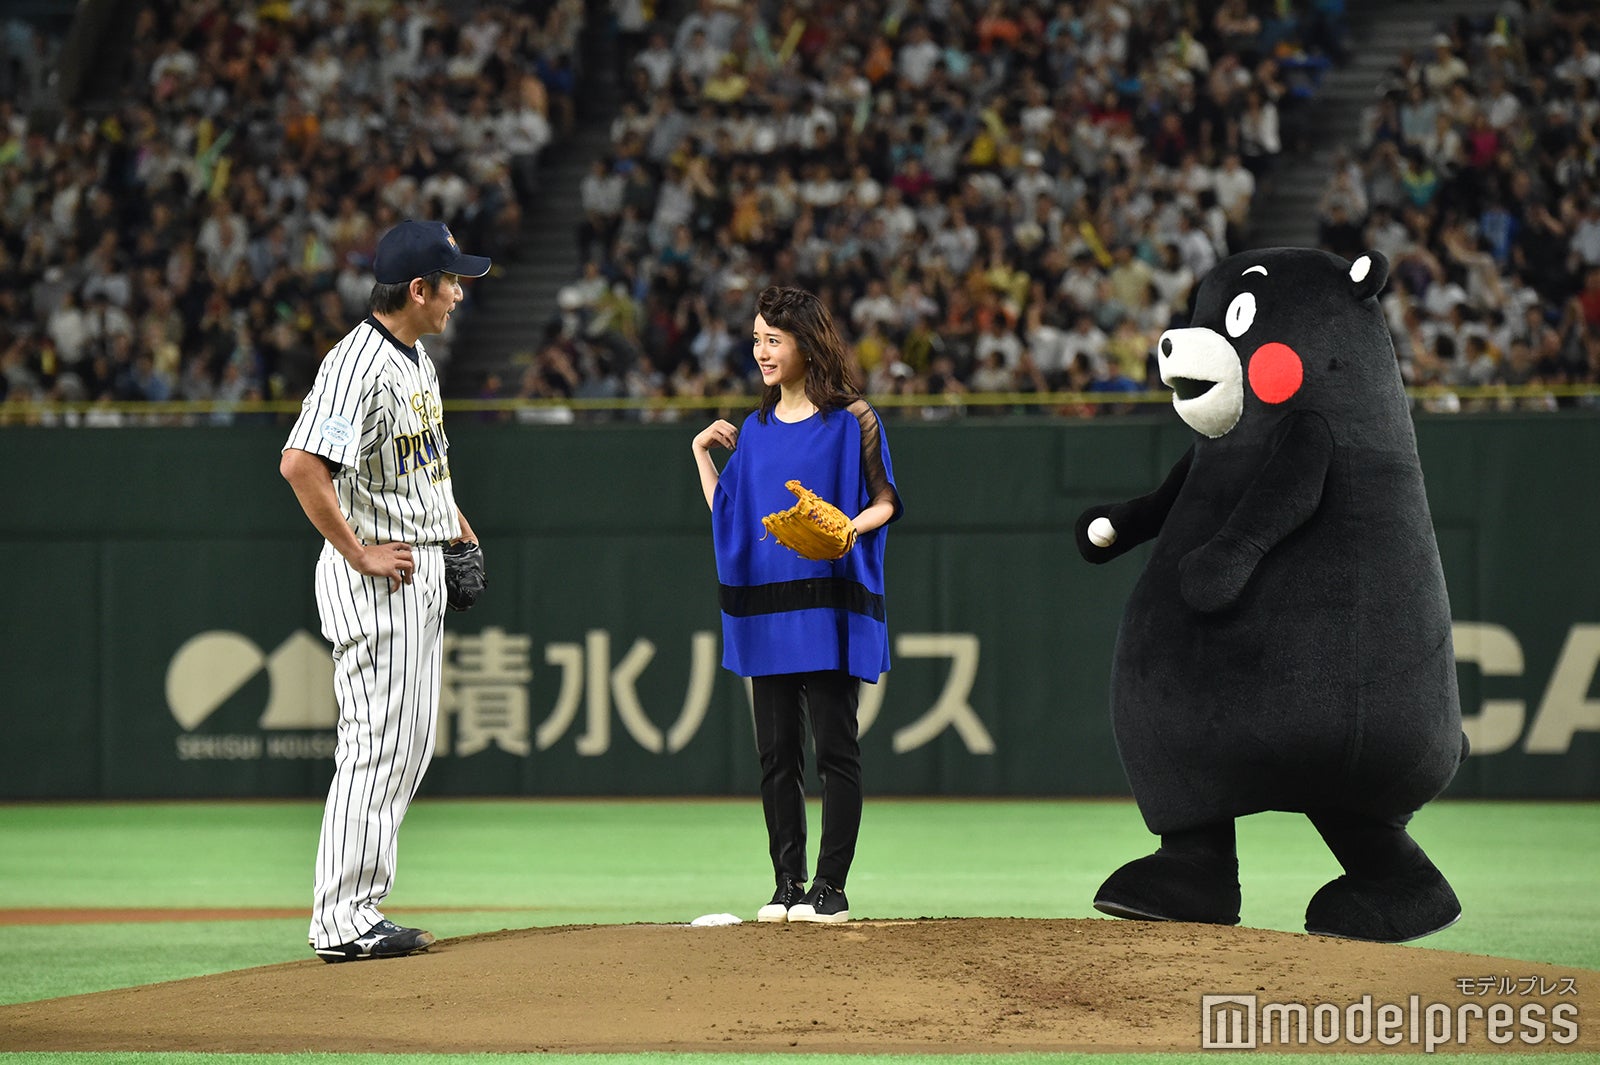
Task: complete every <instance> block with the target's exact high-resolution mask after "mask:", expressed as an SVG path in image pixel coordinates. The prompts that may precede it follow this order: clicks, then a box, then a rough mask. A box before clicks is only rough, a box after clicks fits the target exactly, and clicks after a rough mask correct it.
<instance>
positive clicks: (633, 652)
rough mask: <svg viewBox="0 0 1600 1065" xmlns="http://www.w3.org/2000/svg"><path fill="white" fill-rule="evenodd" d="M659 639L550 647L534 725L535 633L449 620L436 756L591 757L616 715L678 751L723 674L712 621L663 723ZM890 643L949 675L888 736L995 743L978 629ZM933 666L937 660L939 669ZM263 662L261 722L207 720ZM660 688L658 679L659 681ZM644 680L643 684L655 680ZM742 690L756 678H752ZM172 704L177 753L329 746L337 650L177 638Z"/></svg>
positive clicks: (299, 643) (920, 743) (870, 688)
mask: <svg viewBox="0 0 1600 1065" xmlns="http://www.w3.org/2000/svg"><path fill="white" fill-rule="evenodd" d="M657 651H658V647H657V646H656V644H655V643H654V642H653V641H651V640H649V639H646V638H644V637H639V638H636V639H634V640H633V641H632V643H631V644H629V645H628V646H627V648H626V650H620V652H619V650H616V649H614V640H613V637H612V634H611V633H610V632H609V631H607V630H605V629H592V630H590V631H588V632H586V633H584V635H583V639H582V641H581V642H578V641H554V642H551V643H547V644H545V645H544V647H543V652H544V653H543V661H544V666H545V667H547V668H546V669H545V670H543V672H544V673H545V674H546V675H547V676H548V677H549V678H550V679H551V680H553V681H555V683H554V684H553V685H552V684H549V683H548V682H547V685H546V688H545V690H550V689H551V688H553V691H554V695H553V698H554V704H553V705H552V706H551V707H550V709H549V711H548V713H546V714H545V716H544V717H543V719H542V720H540V721H538V722H537V723H536V721H535V713H534V706H533V702H532V699H531V695H532V692H531V685H532V681H533V678H534V673H535V670H534V654H535V647H534V642H533V638H532V637H531V636H528V635H527V634H525V633H514V632H507V631H506V630H504V629H502V628H499V627H497V626H492V625H491V626H487V627H485V628H484V629H482V630H481V631H479V632H476V633H455V632H447V633H446V634H445V637H444V663H443V669H442V674H441V683H440V699H439V718H440V722H439V730H438V740H437V746H436V748H435V750H434V757H436V758H442V757H450V756H452V755H453V756H455V757H458V758H466V757H471V756H473V755H476V754H478V753H480V752H482V751H484V750H487V749H489V748H490V747H494V748H497V749H499V750H501V751H504V752H506V753H508V754H513V755H518V756H523V757H526V756H528V755H531V754H533V753H534V752H535V751H545V750H549V749H551V748H553V747H555V746H556V745H557V744H558V743H561V742H563V741H564V740H566V739H567V738H568V737H569V736H570V737H572V738H571V740H570V742H571V743H572V746H573V749H574V750H575V752H576V753H577V754H578V755H580V756H583V757H595V756H599V755H603V754H606V753H607V752H608V751H610V750H611V749H612V746H613V741H614V735H613V723H614V722H616V723H620V724H621V726H622V731H623V732H624V733H626V735H627V737H628V738H629V739H631V740H632V741H633V743H634V744H636V745H637V746H638V747H640V748H642V749H643V750H646V751H649V752H651V753H653V754H676V753H678V752H680V751H682V750H683V749H684V748H686V747H687V746H688V745H689V744H690V742H691V741H692V740H693V739H694V737H695V736H696V735H697V734H698V732H699V730H700V727H701V725H702V724H703V723H704V722H705V719H706V715H707V713H708V711H709V710H710V707H711V701H712V695H713V691H714V687H715V681H716V679H717V673H718V669H719V666H718V651H719V641H718V638H717V634H716V633H715V632H704V631H702V632H694V633H691V634H690V636H689V641H688V652H689V678H688V685H687V688H686V689H685V690H684V692H683V694H682V695H681V696H680V695H678V694H677V693H676V692H671V693H663V692H661V691H651V692H650V693H649V699H650V701H651V702H652V703H660V702H663V701H671V702H673V703H674V704H675V705H677V706H678V710H677V717H676V718H675V719H674V720H673V722H672V723H671V724H670V725H668V726H666V727H664V728H663V727H661V726H659V725H657V724H656V722H655V720H653V715H651V714H649V713H647V712H646V710H645V701H646V700H645V698H643V697H641V692H640V686H641V685H640V682H641V678H642V677H643V675H644V673H645V671H646V669H647V668H648V667H649V666H650V664H651V663H652V662H653V661H654V660H655V659H656V654H657ZM894 651H895V654H896V656H897V657H898V658H899V659H900V660H901V661H902V662H904V661H909V660H916V659H931V660H939V659H944V660H947V661H948V663H949V665H948V668H946V669H944V671H943V674H944V682H943V685H942V687H941V688H940V690H939V694H938V695H937V696H936V697H935V699H934V700H933V703H932V705H931V706H927V707H925V708H923V709H922V710H921V712H920V713H918V714H917V715H916V716H915V717H914V718H913V719H912V720H910V721H909V722H908V723H906V724H904V725H902V726H900V727H898V728H896V729H895V730H894V733H893V735H892V737H891V741H890V742H891V746H892V748H893V750H894V751H895V753H896V754H906V753H909V752H911V751H915V750H917V749H918V748H921V747H924V746H926V745H927V744H929V743H931V742H933V741H934V740H935V739H937V738H938V737H940V736H942V735H943V734H944V733H945V732H947V731H949V732H954V733H955V735H956V736H957V737H958V738H959V739H960V741H961V743H962V745H963V746H964V747H965V748H966V750H967V752H968V753H969V754H974V755H989V754H993V753H994V751H995V742H994V738H993V736H992V735H991V734H990V732H989V729H988V727H987V726H985V724H984V723H983V720H982V718H981V717H980V716H979V714H978V711H977V710H976V709H975V708H974V707H973V705H972V691H973V687H974V685H975V684H976V682H977V677H978V662H979V657H980V645H979V640H978V637H977V636H976V635H974V634H972V633H964V632H925V633H901V634H900V635H899V636H897V637H896V638H895V644H894ZM935 668H937V667H935ZM263 671H265V673H266V676H267V682H268V695H267V703H266V707H265V708H264V710H263V712H262V714H261V716H260V718H259V719H258V721H257V722H256V724H257V727H258V729H259V731H257V732H242V733H241V732H231V733H217V732H212V731H199V730H200V728H201V726H202V725H204V724H205V723H206V722H207V721H209V720H210V719H211V718H212V717H213V716H214V715H215V714H216V713H217V711H218V710H220V709H221V708H222V706H223V705H224V704H226V703H227V702H228V700H229V699H231V698H233V697H234V696H235V695H236V694H237V693H238V692H239V691H240V689H242V688H243V687H244V686H245V685H246V684H248V683H250V682H251V681H253V680H254V679H255V678H256V677H258V676H259V675H261V673H262V672H263ZM657 687H659V685H658V686H657ZM889 688H890V680H889V675H888V674H885V675H884V676H883V677H880V678H879V681H878V683H877V684H871V685H865V686H863V688H862V692H861V705H860V708H859V710H858V713H857V720H858V722H859V726H860V734H861V735H865V734H866V733H867V731H868V730H869V729H871V728H872V726H873V724H874V723H875V722H876V721H877V720H878V719H879V717H880V715H882V714H883V710H884V698H885V694H886V692H887V691H888V689H889ZM647 690H648V689H647ZM747 692H748V686H747ZM166 696H167V707H168V709H169V710H170V711H171V713H172V716H173V719H174V720H176V721H177V722H178V724H179V725H180V726H182V728H183V730H184V732H183V734H182V735H180V736H178V738H177V751H178V757H179V759H181V760H186V761H197V760H210V761H217V760H232V761H244V760H251V759H260V758H332V757H333V752H334V746H335V735H334V729H336V728H337V726H338V722H339V708H338V705H337V703H336V702H335V700H334V695H333V658H332V655H331V654H330V653H329V649H328V645H327V644H326V643H325V642H324V641H323V640H321V639H320V638H319V637H317V636H314V635H312V634H311V633H310V632H307V631H305V630H303V629H302V630H299V631H297V632H295V633H294V634H292V635H291V636H290V637H289V638H288V639H287V640H285V641H284V642H283V643H282V644H281V645H279V647H278V648H277V649H276V650H274V651H272V652H271V653H270V654H269V653H266V652H264V651H263V650H262V649H261V648H260V647H259V646H257V645H256V643H255V642H254V641H252V640H250V639H249V638H248V637H246V636H243V635H241V634H239V633H237V632H228V631H225V630H212V631H209V632H202V633H200V634H199V635H197V636H195V637H193V638H192V639H190V640H188V641H187V642H185V643H184V644H183V646H181V647H180V648H178V651H177V653H176V654H174V655H173V657H172V661H171V662H170V663H169V664H168V667H167V682H166Z"/></svg>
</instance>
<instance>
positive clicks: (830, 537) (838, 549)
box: [761, 481, 856, 562]
mask: <svg viewBox="0 0 1600 1065" xmlns="http://www.w3.org/2000/svg"><path fill="white" fill-rule="evenodd" d="M783 486H784V487H785V488H787V489H788V490H789V491H791V492H793V493H794V494H795V495H796V496H798V497H799V502H797V503H796V504H795V505H794V506H792V507H790V508H789V509H788V510H780V511H777V512H775V513H772V514H768V515H767V516H766V517H764V518H762V519H761V524H762V525H764V526H766V529H767V531H768V532H769V533H771V534H772V537H773V539H775V540H777V541H778V542H779V543H780V544H782V545H783V546H784V547H787V548H788V549H789V550H791V551H793V552H794V553H795V554H797V555H799V556H800V557H801V558H809V559H811V560H812V561H814V562H832V561H833V560H834V559H838V558H843V557H844V556H845V553H846V552H848V551H849V550H850V549H851V548H852V547H854V546H855V545H856V527H855V526H854V525H853V524H851V521H850V519H849V518H847V517H845V514H844V511H842V510H840V509H839V508H838V507H836V506H834V505H833V504H832V503H829V502H828V501H827V500H826V499H823V498H822V497H821V496H819V495H817V494H816V493H815V492H813V491H811V490H810V489H809V488H807V487H806V486H805V485H803V484H801V483H800V482H799V481H785V482H784V483H783Z"/></svg>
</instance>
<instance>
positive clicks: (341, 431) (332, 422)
mask: <svg viewBox="0 0 1600 1065" xmlns="http://www.w3.org/2000/svg"><path fill="white" fill-rule="evenodd" d="M355 435H356V427H355V426H354V425H351V424H350V419H349V418H346V417H345V416H344V415H342V414H335V415H334V416H333V417H331V418H329V419H328V420H327V421H325V422H323V423H322V439H324V440H326V441H327V442H328V443H330V444H338V445H339V446H340V447H343V446H344V445H345V444H348V443H349V442H350V441H351V440H353V439H355Z"/></svg>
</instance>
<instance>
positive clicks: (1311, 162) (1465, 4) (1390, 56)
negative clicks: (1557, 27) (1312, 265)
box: [1248, 0, 1499, 248]
mask: <svg viewBox="0 0 1600 1065" xmlns="http://www.w3.org/2000/svg"><path fill="white" fill-rule="evenodd" d="M1498 6H1499V0H1350V3H1349V4H1348V6H1347V11H1348V18H1349V24H1350V26H1351V32H1350V38H1351V39H1350V51H1351V59H1350V62H1349V63H1347V64H1346V65H1345V66H1343V67H1337V68H1334V69H1332V70H1330V71H1329V72H1328V73H1327V75H1326V76H1325V77H1324V78H1323V79H1322V85H1321V88H1320V89H1319V91H1318V93H1317V96H1316V99H1315V100H1314V101H1313V102H1312V104H1311V114H1310V118H1309V122H1310V124H1311V128H1313V129H1314V130H1316V131H1317V135H1316V140H1315V143H1314V144H1313V145H1312V146H1311V148H1310V150H1309V151H1306V152H1303V153H1291V152H1289V151H1287V150H1285V152H1284V154H1283V155H1282V156H1281V157H1280V158H1279V161H1278V169H1277V173H1276V174H1274V175H1273V178H1272V180H1271V182H1270V186H1269V187H1268V188H1267V190H1266V192H1265V195H1262V196H1260V197H1259V198H1258V200H1257V202H1256V203H1255V205H1254V206H1253V207H1252V208H1251V212H1250V223H1251V224H1250V237H1249V240H1248V244H1249V246H1250V247H1254V248H1270V247H1279V246H1285V245H1289V246H1305V247H1313V248H1314V247H1316V246H1317V243H1318V241H1317V201H1318V200H1319V199H1321V198H1322V190H1323V188H1324V187H1325V186H1326V185H1327V183H1328V175H1329V174H1331V173H1332V172H1333V165H1334V160H1335V158H1336V157H1337V156H1338V154H1339V152H1340V151H1341V150H1349V149H1351V148H1352V147H1353V146H1354V145H1356V143H1357V141H1358V139H1359V137H1360V136H1361V116H1362V112H1363V111H1364V110H1365V109H1366V108H1367V107H1368V106H1369V105H1371V104H1372V103H1373V102H1374V100H1375V99H1376V97H1377V91H1378V86H1379V85H1380V84H1381V83H1382V81H1383V78H1384V73H1385V72H1386V71H1387V70H1388V69H1389V68H1390V67H1391V66H1393V65H1394V63H1395V61H1396V59H1398V57H1399V55H1400V52H1401V51H1402V50H1403V49H1406V48H1410V49H1412V51H1413V52H1415V53H1416V55H1417V56H1418V57H1419V58H1420V59H1426V58H1427V57H1428V55H1429V54H1430V53H1429V49H1428V39H1429V38H1430V37H1432V36H1433V35H1434V34H1435V33H1436V32H1438V30H1439V29H1440V28H1441V27H1443V26H1446V25H1448V24H1449V23H1451V22H1452V21H1454V20H1455V19H1456V18H1457V17H1458V16H1461V15H1467V16H1469V17H1474V18H1478V17H1484V16H1489V15H1492V14H1493V13H1494V12H1495V10H1496V8H1497V7H1498Z"/></svg>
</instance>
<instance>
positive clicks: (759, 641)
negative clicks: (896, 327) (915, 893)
mask: <svg viewBox="0 0 1600 1065" xmlns="http://www.w3.org/2000/svg"><path fill="white" fill-rule="evenodd" d="M754 332H755V359H756V365H757V366H758V367H759V368H760V370H761V382H762V384H763V385H764V386H765V389H764V391H763V392H762V395H761V405H760V407H759V408H758V409H757V410H756V412H755V413H753V414H751V415H750V416H749V417H747V418H746V419H745V421H744V425H743V426H741V427H739V428H734V426H733V425H732V424H731V423H730V422H727V421H723V420H721V419H719V420H717V421H715V422H713V423H712V424H710V425H708V426H707V427H706V428H705V429H704V430H702V431H701V432H700V434H699V435H698V436H696V437H695V438H694V458H695V465H696V466H697V467H698V468H699V470H700V485H701V487H702V488H703V489H704V490H705V496H706V504H707V505H708V506H709V507H710V508H711V525H712V538H713V541H714V543H715V545H716V553H717V580H718V582H719V585H720V587H719V598H720V600H721V605H722V646H723V652H722V664H723V666H724V667H726V668H727V669H729V670H732V671H733V672H734V673H737V674H739V675H740V676H744V677H749V678H750V680H751V688H752V693H753V697H754V701H755V725H756V749H757V751H758V752H759V754H760V756H761V806H762V810H763V811H764V812H765V814H766V819H767V839H768V842H769V844H770V846H771V850H772V867H773V872H774V875H775V877H776V880H777V885H778V886H777V890H776V891H775V892H774V893H773V896H772V901H771V902H769V903H768V904H767V905H765V906H763V907H761V909H760V911H759V912H758V913H757V914H756V918H757V920H761V921H821V922H825V923H830V924H831V923H836V922H840V921H845V920H848V919H849V917H850V904H849V903H848V902H847V901H846V899H845V894H844V886H845V879H846V877H847V876H848V875H849V873H850V862H851V859H852V858H854V857H855V850H856V835H857V833H858V832H859V830H860V828H861V748H860V747H859V745H858V744H857V742H856V707H857V704H858V702H859V699H860V694H861V681H863V680H865V681H867V682H869V683H876V682H877V680H878V677H879V676H880V675H881V674H883V673H884V672H885V671H887V670H888V668H889V638H888V627H887V624H886V622H885V614H884V602H883V598H884V597H883V591H884V589H883V546H884V540H885V538H886V535H887V532H888V530H887V529H885V528H884V526H886V525H887V524H888V523H889V522H891V521H893V520H894V519H896V518H898V517H899V516H900V496H899V494H898V493H897V492H896V491H895V486H894V467H893V466H892V465H891V463H890V461H889V442H888V440H887V439H886V438H885V436H884V433H883V427H882V425H881V424H880V423H879V421H878V415H877V412H876V411H874V410H873V409H872V408H871V407H870V406H869V405H868V404H867V402H866V400H864V399H862V398H861V397H860V395H859V394H857V392H856V391H855V389H854V388H853V387H852V386H851V384H850V374H849V370H848V355H847V353H846V350H845V346H844V343H843V342H842V341H841V340H840V339H839V334H838V332H837V331H836V330H835V329H834V326H833V319H832V318H831V317H830V316H829V314H828V310H827V308H826V307H824V306H823V305H822V303H821V302H820V301H819V300H818V299H817V298H816V297H815V296H813V295H811V294H810V293H809V292H803V291H801V290H799V289H793V288H768V289H766V290H765V291H764V292H762V293H761V296H760V298H759V299H758V300H757V302H756V320H755V331H754ZM735 445H737V447H735ZM713 447H726V448H730V449H734V450H733V454H732V456H730V457H729V459H728V462H727V465H726V466H725V468H724V469H723V470H722V473H721V475H720V476H719V475H718V473H717V467H716V464H715V463H714V462H713V461H712V459H711V448H713ZM789 480H798V481H800V483H801V484H803V485H805V486H806V487H807V488H809V489H811V490H812V491H813V492H815V493H816V494H817V495H819V496H821V497H822V498H823V499H826V500H828V501H829V502H831V503H833V504H834V505H835V506H837V507H839V509H840V510H843V511H844V512H845V513H846V514H853V515H855V517H854V519H853V522H854V524H855V527H856V543H855V546H854V547H853V548H852V549H851V550H849V551H848V552H846V553H845V556H844V557H843V558H841V559H839V560H838V561H836V562H812V561H809V560H807V559H804V558H801V557H800V556H799V555H796V554H795V553H793V552H792V551H790V550H788V549H787V548H785V547H783V546H781V545H780V544H779V543H778V542H777V541H776V540H773V539H771V538H770V537H766V538H764V533H765V529H764V528H763V527H762V524H761V519H762V518H763V517H764V516H765V515H768V514H771V513H773V512H774V511H779V510H783V509H785V508H787V507H788V506H789V505H790V503H792V502H793V496H791V495H790V493H789V490H788V489H787V488H785V487H784V482H786V481H789ZM806 715H809V716H810V718H811V733H812V736H813V737H814V739H815V743H816V751H817V773H818V775H819V776H820V777H821V778H822V848H821V852H820V853H819V854H818V856H817V878H816V880H814V881H813V882H812V884H811V888H810V890H809V891H808V890H806V887H805V882H806V805H805V786H804V780H803V777H804V769H805V747H804V739H805V727H804V724H803V722H802V718H803V717H804V716H806Z"/></svg>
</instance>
